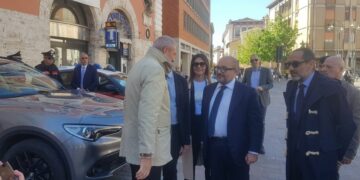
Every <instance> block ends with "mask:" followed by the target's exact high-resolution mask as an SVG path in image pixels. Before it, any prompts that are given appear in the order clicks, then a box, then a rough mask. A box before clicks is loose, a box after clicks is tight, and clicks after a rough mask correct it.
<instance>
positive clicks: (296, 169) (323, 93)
mask: <svg viewBox="0 0 360 180" xmlns="http://www.w3.org/2000/svg"><path fill="white" fill-rule="evenodd" d="M285 65H286V67H288V68H289V71H290V74H291V76H292V80H290V81H289V82H288V84H287V87H286V92H284V97H285V102H286V107H287V112H288V113H287V114H288V115H287V129H288V130H287V155H286V179H287V180H310V179H311V180H323V179H326V180H336V179H337V176H338V171H337V162H338V161H341V160H343V156H344V154H345V152H346V150H347V148H348V146H349V143H350V141H351V139H352V137H353V133H354V131H355V124H354V122H353V120H352V113H351V111H350V108H349V106H348V104H347V102H346V98H345V96H344V94H345V93H344V90H343V89H342V87H341V84H340V82H338V81H336V80H333V79H330V78H328V77H325V76H323V75H321V74H320V73H318V72H316V71H315V56H314V53H313V52H312V51H311V50H310V49H308V48H300V49H296V50H295V51H293V52H292V53H291V54H290V56H289V57H288V60H287V62H286V63H285Z"/></svg>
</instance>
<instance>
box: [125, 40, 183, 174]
mask: <svg viewBox="0 0 360 180" xmlns="http://www.w3.org/2000/svg"><path fill="white" fill-rule="evenodd" d="M175 58H176V43H175V41H174V40H173V39H172V38H171V37H169V36H161V37H159V38H158V39H156V40H155V42H154V44H153V46H152V47H150V48H149V50H148V52H147V53H146V55H145V57H143V58H142V59H141V60H140V61H139V62H137V63H136V64H135V65H134V66H133V67H132V69H131V70H130V72H129V74H128V78H127V82H126V89H125V94H126V97H125V105H124V107H125V108H124V109H125V121H124V128H123V133H122V141H121V145H120V156H123V157H125V158H126V161H127V162H128V163H129V164H130V167H131V172H132V178H133V179H134V180H135V179H148V180H160V179H161V169H162V166H163V165H165V164H166V163H168V162H169V161H170V160H171V154H170V137H171V136H170V127H171V126H170V119H171V116H170V98H169V91H168V87H167V83H166V79H165V76H166V75H167V73H169V70H170V69H169V67H170V65H169V64H172V63H173V62H174V59H175Z"/></svg>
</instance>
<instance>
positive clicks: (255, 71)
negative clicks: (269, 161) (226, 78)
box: [243, 54, 273, 154]
mask: <svg viewBox="0 0 360 180" xmlns="http://www.w3.org/2000/svg"><path fill="white" fill-rule="evenodd" d="M250 63H251V68H247V69H246V70H245V73H244V78H243V83H245V84H246V85H248V86H251V87H252V88H254V89H255V90H256V92H257V93H258V94H259V96H260V102H261V105H262V106H263V113H264V121H265V116H266V109H267V106H268V105H269V104H270V93H269V90H270V89H271V88H273V78H272V73H271V71H270V69H268V68H265V67H261V61H260V58H259V57H258V56H257V55H256V54H253V55H251V57H250ZM260 153H261V154H264V153H265V149H264V147H263V146H262V147H261V151H260Z"/></svg>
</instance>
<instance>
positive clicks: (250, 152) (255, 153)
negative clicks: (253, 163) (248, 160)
mask: <svg viewBox="0 0 360 180" xmlns="http://www.w3.org/2000/svg"><path fill="white" fill-rule="evenodd" d="M248 153H249V154H254V155H259V153H257V152H254V151H249V152H248Z"/></svg>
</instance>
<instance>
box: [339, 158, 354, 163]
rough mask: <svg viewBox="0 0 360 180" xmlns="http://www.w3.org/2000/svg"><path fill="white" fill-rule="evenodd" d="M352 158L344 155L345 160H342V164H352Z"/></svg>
mask: <svg viewBox="0 0 360 180" xmlns="http://www.w3.org/2000/svg"><path fill="white" fill-rule="evenodd" d="M351 161H352V160H351V159H349V158H346V157H344V158H343V160H341V164H351Z"/></svg>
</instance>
